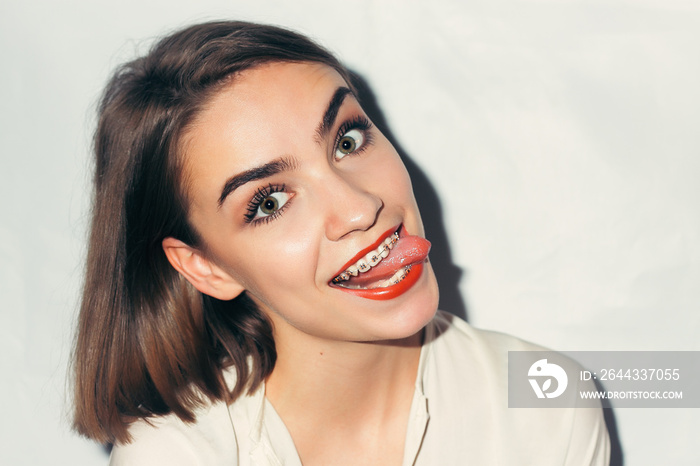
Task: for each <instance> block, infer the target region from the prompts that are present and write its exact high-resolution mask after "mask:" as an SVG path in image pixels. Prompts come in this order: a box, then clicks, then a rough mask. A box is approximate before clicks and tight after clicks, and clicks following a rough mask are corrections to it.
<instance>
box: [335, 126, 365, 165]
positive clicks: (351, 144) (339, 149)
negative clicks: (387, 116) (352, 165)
mask: <svg viewBox="0 0 700 466" xmlns="http://www.w3.org/2000/svg"><path fill="white" fill-rule="evenodd" d="M370 129H372V123H371V122H370V121H369V120H368V119H367V118H366V117H364V116H356V117H354V118H352V119H351V120H348V121H346V122H345V123H343V124H342V125H341V126H340V128H339V129H338V134H337V135H336V137H335V144H334V145H333V156H334V158H335V160H341V159H342V158H344V157H345V156H347V155H350V154H357V153H360V152H363V151H364V150H365V149H366V148H367V147H368V146H369V145H371V144H372V133H371V132H370Z"/></svg>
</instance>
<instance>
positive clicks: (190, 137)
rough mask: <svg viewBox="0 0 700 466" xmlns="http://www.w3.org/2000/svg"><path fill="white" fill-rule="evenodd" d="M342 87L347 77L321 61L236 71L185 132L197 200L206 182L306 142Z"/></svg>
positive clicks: (188, 169) (187, 163) (186, 160)
mask: <svg viewBox="0 0 700 466" xmlns="http://www.w3.org/2000/svg"><path fill="white" fill-rule="evenodd" d="M338 87H347V84H346V82H345V80H344V79H343V78H342V77H341V76H340V74H338V72H337V71H336V70H335V69H333V68H331V67H329V66H327V65H323V64H318V63H280V62H273V63H267V64H263V65H259V66H257V67H255V68H252V69H249V70H246V71H244V72H242V73H240V74H238V75H235V76H234V77H233V79H231V81H230V82H229V83H227V84H226V85H225V86H224V87H223V88H222V89H221V90H220V91H219V92H217V93H216V94H215V95H214V96H213V97H211V98H210V100H209V102H207V104H206V105H205V107H204V109H203V110H202V111H201V112H200V114H199V115H198V116H197V117H196V118H195V120H194V122H193V123H192V125H190V127H189V129H188V131H187V132H186V133H185V134H184V137H183V145H182V147H183V156H184V171H185V175H186V179H187V180H188V185H189V186H188V191H189V193H190V197H191V198H193V199H191V200H192V201H194V202H195V203H197V198H201V195H202V194H204V192H203V191H206V190H207V188H206V186H211V185H217V184H219V183H221V182H223V181H222V180H221V179H222V178H223V179H225V178H226V177H228V176H231V175H232V174H235V173H236V172H240V171H243V170H246V169H249V168H251V167H255V166H259V165H261V164H264V163H266V162H269V161H270V160H272V159H275V158H278V157H280V156H285V155H291V153H293V152H294V148H295V147H297V146H298V145H299V144H305V143H308V141H309V140H310V139H313V138H314V137H315V136H316V132H315V130H316V128H317V127H318V125H319V123H320V122H321V119H322V117H323V114H324V112H325V110H326V108H327V106H328V103H329V101H330V99H331V98H332V96H333V94H334V92H335V91H336V89H337V88H338ZM198 180H199V181H198ZM201 180H207V182H206V183H202V182H201ZM200 200H201V199H200Z"/></svg>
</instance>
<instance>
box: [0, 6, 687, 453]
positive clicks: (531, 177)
mask: <svg viewBox="0 0 700 466" xmlns="http://www.w3.org/2000/svg"><path fill="white" fill-rule="evenodd" d="M216 18H235V19H249V20H256V21H263V22H271V23H276V24H282V25H285V26H288V27H291V28H294V29H297V30H299V31H301V32H304V33H307V34H309V35H311V36H312V37H314V38H316V39H317V40H319V41H320V42H321V43H322V44H324V45H326V46H327V47H329V48H330V49H331V50H333V51H334V52H336V53H337V54H338V55H339V57H340V58H341V60H343V61H344V62H345V63H346V64H347V65H348V66H349V67H351V68H352V69H353V70H355V71H357V72H358V73H360V74H361V75H362V76H363V77H364V78H365V79H366V80H367V82H368V83H369V86H370V88H371V89H372V91H373V92H374V93H375V95H376V97H377V102H378V106H379V108H380V109H381V110H382V112H383V114H384V116H385V118H386V120H387V123H388V127H389V129H390V130H391V132H392V133H393V135H394V137H395V139H396V141H397V142H398V145H399V146H400V148H401V149H402V151H403V153H404V154H405V155H406V156H407V157H408V158H409V159H410V160H412V161H413V162H414V163H415V165H416V166H417V167H418V168H419V170H420V171H422V173H423V174H424V177H425V179H427V181H428V185H429V186H432V189H433V190H434V194H435V195H436V199H437V201H438V202H439V206H441V211H440V210H439V209H438V208H437V207H436V206H435V202H434V201H435V199H433V201H431V200H430V196H429V194H430V193H429V192H428V191H425V189H424V186H422V183H419V184H421V186H420V192H419V193H418V197H420V198H422V199H427V200H423V201H422V207H423V210H424V217H425V218H426V219H428V220H429V224H428V225H427V227H428V232H429V234H431V237H430V239H432V240H433V242H434V243H436V249H434V251H436V252H435V254H436V257H435V258H434V260H435V261H436V262H437V265H438V266H441V267H442V270H446V271H447V272H446V273H443V275H446V276H443V277H442V278H443V286H442V290H443V295H444V296H445V300H444V301H443V303H442V306H443V307H444V308H445V309H446V310H450V311H452V312H456V313H458V314H459V313H462V309H463V308H464V309H466V313H467V317H468V319H469V321H470V322H471V323H472V324H473V325H476V326H479V327H484V328H491V329H496V330H500V331H504V332H508V333H512V334H515V335H518V336H520V337H523V338H525V339H528V340H532V341H535V342H537V343H540V344H543V345H546V346H549V347H551V348H554V349H560V350H700V342H699V341H698V334H699V333H700V312H699V311H700V241H699V240H700V183H698V179H700V153H699V152H700V150H699V148H700V129H699V128H700V3H698V2H697V1H693V0H688V1H683V0H637V1H632V0H629V1H623V0H620V1H616V0H602V1H586V2H583V1H573V0H570V1H566V0H560V1H546V0H541V1H536V0H521V1H516V0H510V1H494V0H489V1H449V0H433V1H403V2H401V1H374V2H371V1H362V0H354V1H352V2H350V1H346V2H333V3H331V2H328V1H311V0H296V1H295V2H294V3H293V6H292V3H291V2H289V3H288V4H277V3H275V2H270V1H257V2H243V1H214V0H208V1H199V2H190V1H185V0H168V1H145V0H139V1H133V0H126V1H125V0H122V1H119V2H116V1H115V2H104V1H94V0H93V1H88V0H76V1H68V0H64V1H50V0H34V1H28V2H19V1H5V2H3V3H2V4H1V5H0V58H1V61H0V66H1V67H2V68H1V69H2V72H1V73H0V118H1V121H0V154H1V157H2V164H1V166H0V215H1V217H0V308H1V311H2V312H1V313H0V373H1V374H2V376H1V377H2V380H1V382H0V400H1V401H0V402H1V403H2V411H1V412H2V415H1V416H0V429H1V430H0V443H1V444H2V446H1V447H0V463H1V464H3V465H15V464H31V465H34V464H70V465H83V464H85V465H87V464H105V463H106V462H107V457H106V455H105V454H104V453H103V451H102V450H101V448H100V447H99V446H96V445H93V444H91V443H89V442H87V441H85V440H82V439H80V438H78V437H76V436H75V435H74V434H72V433H71V432H70V430H69V421H68V418H69V414H68V413H69V408H68V405H67V404H66V400H67V399H68V395H67V393H68V391H67V388H66V386H67V381H66V370H67V364H68V360H69V353H70V348H71V338H72V332H73V322H74V319H75V314H76V308H77V299H78V298H77V296H78V293H79V289H80V285H81V280H82V277H81V271H82V262H83V255H84V247H85V241H84V239H85V235H86V228H87V223H88V206H89V198H88V194H87V193H88V191H89V179H90V161H89V157H90V156H89V145H90V137H91V132H92V131H93V129H94V107H95V103H96V100H97V98H98V95H99V92H100V90H101V88H102V86H103V85H104V83H105V82H106V80H107V78H108V76H109V73H110V71H111V70H113V69H114V67H115V66H116V65H117V64H119V63H121V62H122V61H124V60H127V59H130V58H133V57H134V56H135V55H136V54H137V53H140V52H144V51H145V50H146V49H147V46H148V45H149V44H150V43H151V40H152V39H153V38H155V37H156V36H158V35H160V34H163V33H164V32H167V31H169V30H172V29H173V28H176V27H179V26H182V25H186V24H189V23H191V22H194V21H199V20H205V19H216ZM417 187H418V186H417ZM426 210H428V211H427V212H426ZM440 212H441V214H442V215H440ZM435 219H437V220H438V222H436V221H435ZM441 219H442V220H441ZM614 415H615V418H616V422H617V431H618V434H619V442H620V444H621V448H622V454H623V455H624V464H625V465H634V466H636V465H659V464H669V465H671V464H672V465H697V464H700V449H698V448H697V441H698V438H700V411H699V410H697V409H676V410H670V409H669V410H652V409H638V410H618V411H616V412H615V413H614ZM504 448H507V446H504ZM465 461H466V460H465ZM618 464H619V463H618Z"/></svg>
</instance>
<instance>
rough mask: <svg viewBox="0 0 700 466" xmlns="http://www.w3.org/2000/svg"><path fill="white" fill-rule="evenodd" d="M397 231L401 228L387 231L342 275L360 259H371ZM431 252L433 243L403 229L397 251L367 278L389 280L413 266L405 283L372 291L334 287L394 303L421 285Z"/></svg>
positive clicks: (354, 260) (349, 263) (405, 278)
mask: <svg viewBox="0 0 700 466" xmlns="http://www.w3.org/2000/svg"><path fill="white" fill-rule="evenodd" d="M395 231H397V228H393V229H390V230H387V231H386V232H385V233H384V234H383V235H382V236H381V237H379V239H378V240H377V241H375V242H374V243H373V244H371V245H370V246H368V247H367V248H365V249H363V250H362V251H360V252H359V253H357V254H356V255H355V256H354V257H353V258H352V259H351V260H350V261H348V263H347V264H345V266H344V267H343V269H342V270H340V271H339V272H338V275H339V274H341V273H342V272H344V271H345V270H347V268H348V267H350V266H351V265H353V264H354V263H355V262H357V261H358V260H359V259H361V258H362V257H364V256H365V255H367V253H369V252H370V251H373V250H375V249H377V248H378V247H379V245H380V244H381V243H382V242H383V241H384V239H386V238H387V237H388V236H390V235H392V234H393V233H394V232H395ZM429 252H430V242H429V241H428V240H426V239H425V238H421V237H419V236H411V235H407V234H405V231H404V230H403V228H401V229H400V230H399V240H398V242H397V243H396V244H395V245H394V247H393V249H392V250H391V252H390V253H389V256H388V257H387V258H385V259H383V260H382V261H381V262H380V263H379V264H377V266H375V267H374V268H373V269H372V270H371V271H369V272H366V274H368V275H370V274H371V275H372V276H374V277H377V276H382V275H385V276H387V278H388V277H389V276H391V275H393V273H394V272H396V271H398V270H399V269H401V268H402V267H406V266H407V265H411V268H410V270H409V271H408V272H407V274H406V276H405V277H404V279H403V280H401V281H400V282H399V283H397V284H395V285H391V286H387V287H382V288H371V289H364V288H362V289H357V288H345V287H342V286H338V285H334V284H332V283H331V286H332V287H334V288H336V289H339V290H341V291H344V292H347V293H350V294H353V295H355V296H359V297H361V298H367V299H375V300H388V299H393V298H395V297H397V296H400V295H402V294H403V293H405V292H406V291H408V290H409V289H410V288H411V287H412V286H413V285H414V284H415V283H416V282H417V281H418V279H419V278H420V277H421V274H422V272H423V262H424V261H425V259H426V257H427V256H428V253H429ZM375 269H376V270H375ZM362 275H365V274H360V276H362ZM367 278H370V277H367Z"/></svg>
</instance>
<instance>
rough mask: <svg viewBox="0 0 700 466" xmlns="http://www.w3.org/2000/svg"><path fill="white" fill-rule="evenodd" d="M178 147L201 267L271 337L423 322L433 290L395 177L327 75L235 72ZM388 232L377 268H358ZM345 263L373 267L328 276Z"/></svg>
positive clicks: (389, 335) (386, 154)
mask: <svg viewBox="0 0 700 466" xmlns="http://www.w3.org/2000/svg"><path fill="white" fill-rule="evenodd" d="M183 148H184V157H185V159H184V160H185V168H184V169H185V175H186V176H185V179H186V181H187V192H188V196H189V200H190V211H189V217H190V221H191V222H192V224H193V225H194V227H195V229H196V230H197V231H198V232H199V233H200V235H201V236H202V239H203V243H204V244H205V245H206V259H207V260H208V261H211V263H213V264H215V266H216V267H217V268H218V269H219V270H220V271H221V272H222V273H223V274H224V275H225V276H226V277H227V278H226V279H227V280H231V281H232V282H235V283H237V284H239V285H240V287H242V288H243V289H245V290H246V291H247V292H248V293H249V295H250V296H251V298H252V299H253V300H254V301H255V302H256V303H257V304H258V305H259V306H260V308H261V309H262V310H263V312H265V313H266V315H268V316H269V318H270V319H271V320H272V321H273V324H274V328H275V337H276V338H277V337H278V335H279V334H280V333H281V332H286V334H288V335H293V334H294V335H312V336H314V337H320V338H322V339H327V340H344V341H378V340H393V339H399V338H405V337H408V336H410V335H413V334H415V333H416V332H417V331H419V330H420V329H421V328H422V327H423V326H424V325H425V324H426V323H427V322H428V321H429V320H430V319H431V318H432V316H433V314H434V312H435V310H436V307H437V298H438V292H437V284H436V282H435V277H434V274H433V270H432V268H431V266H430V264H429V263H428V262H427V260H425V255H426V254H427V252H428V248H427V242H425V241H424V240H421V239H420V237H422V236H423V235H424V231H423V225H422V223H421V219H420V214H419V213H418V208H417V206H416V202H415V199H414V197H413V191H412V188H411V183H410V180H409V177H408V174H407V172H406V169H405V167H404V165H403V163H402V162H401V160H400V158H399V155H398V154H397V152H396V150H395V149H394V148H393V146H392V145H391V144H390V143H389V141H388V140H387V139H386V138H385V137H384V136H383V135H382V134H381V133H380V132H379V131H378V130H377V129H376V128H375V127H374V126H373V125H372V124H371V122H369V120H368V118H367V116H366V115H365V113H364V112H363V110H362V108H361V107H360V105H359V104H358V102H357V101H356V100H355V97H354V96H353V94H352V93H351V92H350V91H349V90H348V88H347V84H346V83H345V81H344V80H343V79H342V78H341V76H340V75H339V74H338V73H337V72H336V71H335V70H334V69H332V68H330V67H328V66H325V65H321V64H315V63H271V64H266V65H262V66H259V67H256V68H253V69H251V70H247V71H245V72H243V73H242V74H240V75H238V76H236V77H235V78H234V79H233V81H232V83H231V84H229V85H228V86H227V87H225V88H224V89H223V90H222V91H221V92H219V93H218V94H217V95H215V96H214V97H213V99H212V100H211V101H210V102H209V103H208V105H207V106H206V108H205V109H204V111H203V112H202V113H201V114H200V115H199V117H198V118H197V119H196V121H195V122H194V124H193V125H192V127H191V129H190V130H189V131H188V132H187V134H186V135H185V138H184V145H183ZM397 231H398V232H399V237H400V239H399V240H398V242H396V243H395V244H396V245H395V246H394V245H392V249H388V244H387V251H388V256H387V258H386V259H383V261H381V262H385V264H384V265H382V266H381V267H380V266H379V264H381V262H380V263H379V264H377V265H376V266H375V267H370V266H363V265H362V263H361V261H360V263H358V262H357V261H358V259H359V258H360V257H359V254H360V253H362V256H364V255H365V254H366V253H368V252H369V251H370V248H371V250H374V251H375V253H374V255H377V254H378V253H381V252H382V250H383V249H384V247H383V246H382V245H381V244H385V243H390V242H391V237H392V234H393V233H394V232H397ZM411 235H415V236H416V237H418V238H412V237H411ZM387 238H388V239H387ZM380 243H381V244H380ZM386 254H387V253H385V254H384V255H386ZM370 255H372V254H370ZM379 255H381V254H379ZM411 263H413V266H412V267H411V268H410V270H408V271H407V269H406V268H405V267H404V266H405V265H406V264H411ZM357 266H359V267H360V269H362V268H367V269H368V270H374V272H367V273H366V274H363V273H361V272H359V271H358V272H357V277H352V275H351V274H348V275H346V276H343V277H340V278H337V277H339V275H341V272H344V271H347V270H348V269H349V271H350V272H354V271H355V269H354V268H353V267H357ZM347 277H352V278H351V279H350V280H342V278H347ZM365 277H371V278H365ZM334 279H335V280H334ZM391 280H393V281H394V282H399V283H398V284H397V285H392V284H391V283H393V282H391ZM224 298H229V297H228V296H224Z"/></svg>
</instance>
